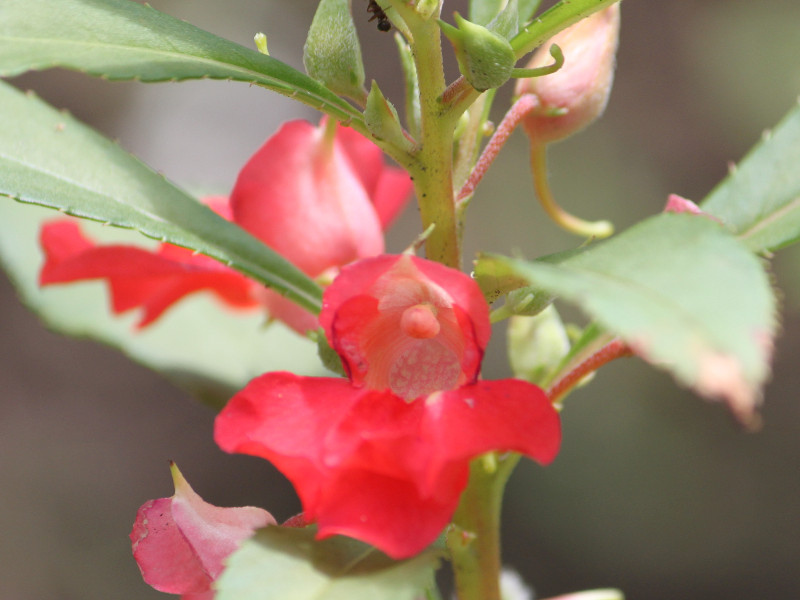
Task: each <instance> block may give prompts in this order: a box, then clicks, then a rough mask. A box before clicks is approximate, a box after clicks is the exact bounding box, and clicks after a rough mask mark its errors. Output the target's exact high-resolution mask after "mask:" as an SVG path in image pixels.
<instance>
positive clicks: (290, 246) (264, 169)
mask: <svg viewBox="0 0 800 600" xmlns="http://www.w3.org/2000/svg"><path fill="white" fill-rule="evenodd" d="M325 133H326V132H325V128H324V127H319V128H317V127H314V126H313V125H311V124H310V123H307V122H305V121H290V122H288V123H285V124H284V125H283V126H282V127H281V128H280V130H279V131H278V132H277V133H276V134H275V135H273V136H272V137H271V138H270V139H269V140H267V142H266V143H265V144H264V146H262V147H261V148H260V149H259V150H258V151H257V152H256V153H255V154H254V155H253V156H252V157H251V158H250V160H249V161H248V163H247V164H246V165H245V166H244V168H243V169H242V170H241V172H240V173H239V177H238V179H237V181H236V185H235V186H234V188H233V191H232V192H231V206H232V208H233V215H234V220H235V221H236V223H238V224H239V225H241V226H242V227H244V228H245V229H247V230H248V231H249V232H250V233H252V234H253V235H255V236H256V237H258V238H259V239H261V240H262V241H263V242H264V243H265V244H267V245H268V246H269V247H271V248H272V249H273V250H275V251H276V252H278V253H279V254H281V255H283V256H284V257H285V258H287V259H288V260H289V261H291V262H292V263H294V264H295V265H296V266H297V267H298V268H299V269H301V270H302V271H303V272H304V273H306V274H307V275H309V276H311V277H316V276H318V275H319V274H320V273H322V272H323V271H325V270H326V269H328V268H330V267H338V266H341V265H345V264H347V263H349V262H351V261H353V260H355V259H357V258H361V257H365V256H373V255H376V254H380V253H381V252H383V247H384V246H383V233H382V231H381V225H380V222H379V220H378V216H377V214H376V212H375V208H374V207H373V206H372V202H371V200H370V198H369V195H368V193H367V190H366V189H365V188H364V186H363V184H362V182H361V179H360V177H359V175H358V174H357V173H356V172H355V171H354V170H353V167H352V162H351V161H350V159H348V157H347V156H346V155H345V153H344V151H343V150H342V148H341V147H340V146H339V145H338V144H336V143H333V140H327V139H326V136H325Z"/></svg>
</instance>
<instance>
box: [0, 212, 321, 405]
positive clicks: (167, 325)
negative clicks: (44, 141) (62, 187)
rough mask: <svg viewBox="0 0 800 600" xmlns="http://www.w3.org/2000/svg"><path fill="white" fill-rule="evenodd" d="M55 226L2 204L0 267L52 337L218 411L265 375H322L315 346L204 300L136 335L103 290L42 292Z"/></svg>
mask: <svg viewBox="0 0 800 600" xmlns="http://www.w3.org/2000/svg"><path fill="white" fill-rule="evenodd" d="M53 218H59V216H58V215H55V214H54V213H53V211H52V210H49V209H46V208H41V207H38V206H27V205H24V204H19V203H17V202H11V201H0V264H2V266H4V267H5V269H6V271H7V272H8V274H9V276H10V277H11V280H12V282H13V283H14V284H15V287H16V289H17V293H18V294H19V295H20V297H21V299H22V300H23V302H24V303H25V304H26V305H27V306H28V308H30V309H31V310H32V311H33V312H35V313H36V314H37V315H38V316H39V317H40V318H41V319H42V320H43V321H44V322H45V324H46V325H47V326H48V327H49V328H51V329H53V330H54V331H57V332H59V333H63V334H66V335H71V336H75V337H87V338H90V339H93V340H96V341H100V342H103V343H106V344H108V345H110V346H113V347H115V348H118V349H119V350H121V351H122V352H124V353H125V354H126V355H128V356H129V357H131V358H132V359H133V360H135V361H137V362H139V363H141V364H143V365H145V366H147V367H150V368H151V369H153V370H155V371H158V372H160V373H161V374H162V375H164V376H165V377H166V378H167V379H169V380H170V381H172V382H173V383H175V384H176V385H178V386H179V387H181V388H183V389H185V390H186V391H188V392H189V393H191V394H193V395H195V396H196V397H198V398H199V399H200V400H202V401H204V402H206V403H208V404H210V405H212V406H214V407H216V408H219V407H221V406H222V405H224V403H225V402H226V401H227V400H228V399H229V398H230V397H231V396H232V395H233V394H234V393H235V392H236V391H237V390H239V389H241V388H242V387H244V385H245V384H246V383H247V382H248V381H250V379H252V378H253V377H255V376H257V375H260V374H261V373H263V372H265V371H276V370H291V371H294V372H296V373H301V374H304V375H321V374H323V370H322V369H321V367H320V365H319V359H318V358H317V352H316V346H315V345H314V344H313V343H312V342H311V341H310V340H308V339H306V338H303V337H301V336H299V335H297V334H295V333H294V332H291V331H289V330H288V329H286V328H285V327H283V326H282V325H281V324H280V323H275V324H273V325H271V326H269V327H266V328H265V327H264V318H265V317H264V314H263V313H262V312H261V311H259V310H252V311H239V310H231V309H228V308H226V307H225V306H223V305H222V304H221V303H220V302H219V301H218V300H217V299H216V298H214V297H213V296H212V295H211V294H210V293H207V292H200V293H196V294H192V295H191V296H188V297H187V298H184V299H182V300H181V301H180V302H178V303H177V304H176V305H175V306H173V307H171V308H170V309H169V310H168V311H167V312H166V313H165V314H164V315H162V316H161V317H160V318H159V319H158V321H156V322H155V323H153V324H152V325H150V326H148V327H146V328H145V329H142V330H137V329H136V328H135V323H136V321H137V320H138V317H139V315H138V314H136V311H133V312H132V313H126V314H125V315H123V316H118V315H112V314H111V312H110V310H109V305H110V302H109V299H108V292H107V286H106V285H105V284H104V283H101V282H99V281H90V282H80V283H71V284H66V285H53V286H48V287H46V288H39V286H38V285H37V280H38V274H39V268H40V266H41V261H42V256H41V252H40V250H39V248H38V242H37V239H38V232H39V228H40V226H41V223H42V222H44V221H49V220H52V219H53ZM84 229H86V231H87V233H88V234H89V235H90V236H91V237H93V238H95V239H97V240H102V241H104V242H107V243H130V242H133V243H136V242H138V241H139V240H142V241H144V242H146V243H147V242H148V241H147V240H143V238H142V237H141V236H140V235H138V234H136V233H134V232H132V231H128V230H124V229H117V228H113V227H103V226H102V225H100V224H98V223H91V222H87V223H85V224H84ZM149 243H150V244H153V243H152V242H149Z"/></svg>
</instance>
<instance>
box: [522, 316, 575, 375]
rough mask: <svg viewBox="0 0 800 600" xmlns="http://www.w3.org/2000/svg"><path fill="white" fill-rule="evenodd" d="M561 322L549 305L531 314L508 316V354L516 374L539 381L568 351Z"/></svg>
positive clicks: (568, 345) (548, 373)
mask: <svg viewBox="0 0 800 600" xmlns="http://www.w3.org/2000/svg"><path fill="white" fill-rule="evenodd" d="M569 348H570V344H569V338H568V337H567V333H566V331H565V329H564V324H563V323H562V322H561V317H559V315H558V313H557V312H556V309H555V307H554V306H552V305H550V306H548V307H547V308H546V309H544V310H543V311H542V312H540V313H539V314H538V315H536V316H535V317H522V316H515V317H511V320H510V321H509V325H508V357H509V362H510V364H511V369H512V371H513V372H514V375H515V376H516V377H519V378H521V379H525V380H526V381H530V382H531V383H536V384H543V383H545V382H546V380H547V378H548V376H549V375H550V373H552V372H553V370H554V369H555V368H556V367H557V366H558V365H559V364H560V363H561V359H563V358H564V356H565V355H566V354H567V352H569Z"/></svg>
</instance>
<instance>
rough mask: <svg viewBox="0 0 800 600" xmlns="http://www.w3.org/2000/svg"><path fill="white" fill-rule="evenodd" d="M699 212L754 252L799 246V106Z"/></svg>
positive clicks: (756, 148)
mask: <svg viewBox="0 0 800 600" xmlns="http://www.w3.org/2000/svg"><path fill="white" fill-rule="evenodd" d="M701 208H702V209H703V210H705V211H706V212H708V213H710V214H712V215H714V216H715V217H717V218H718V219H720V220H721V221H723V222H724V223H725V224H726V225H727V226H728V227H729V228H730V229H731V230H732V231H733V232H734V233H736V235H738V237H739V239H741V240H742V241H743V242H744V243H745V244H746V245H747V247H748V248H750V249H751V250H753V251H754V252H769V251H772V250H777V249H779V248H782V247H784V246H787V245H789V244H792V243H795V242H797V241H798V240H800V106H795V107H794V108H793V109H792V110H791V111H790V112H789V114H788V115H786V117H784V119H783V120H782V121H781V122H780V123H779V124H778V125H777V127H775V129H774V131H772V132H771V133H768V134H765V136H764V139H763V140H762V141H761V143H759V144H758V145H756V146H755V147H754V148H753V149H752V150H751V151H750V153H749V154H748V155H747V156H746V157H745V158H744V159H743V160H742V162H741V164H739V165H738V166H737V167H736V168H735V169H733V170H732V172H731V174H730V175H728V177H726V178H725V179H724V180H723V181H722V182H721V183H720V184H719V185H718V186H717V187H716V188H714V189H713V190H712V191H711V193H710V194H709V195H708V196H707V197H706V199H705V200H704V201H703V203H702V204H701Z"/></svg>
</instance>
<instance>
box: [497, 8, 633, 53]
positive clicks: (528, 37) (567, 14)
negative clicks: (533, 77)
mask: <svg viewBox="0 0 800 600" xmlns="http://www.w3.org/2000/svg"><path fill="white" fill-rule="evenodd" d="M617 2H619V0H561V1H560V2H558V3H556V4H554V5H553V6H551V7H550V8H549V9H547V10H546V11H545V12H543V13H542V14H540V15H539V16H538V17H536V18H535V19H534V20H533V22H532V23H531V24H530V25H528V26H527V27H525V28H524V29H523V30H522V31H520V32H519V33H518V34H517V35H516V36H515V37H514V38H513V39H512V40H511V46H512V47H513V48H514V51H515V52H516V53H517V56H518V57H522V56H524V55H525V54H527V53H528V52H530V51H531V50H534V49H535V48H538V47H539V46H541V45H542V44H543V43H544V42H546V41H547V40H548V39H550V38H551V37H553V36H554V35H555V34H557V33H558V32H559V31H561V30H563V29H566V28H567V27H569V26H570V25H573V24H575V23H577V22H578V21H580V20H581V19H583V18H585V17H588V16H589V15H591V14H593V13H596V12H597V11H600V10H603V9H604V8H607V7H609V6H611V5H612V4H615V3H617ZM521 4H526V3H521Z"/></svg>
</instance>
